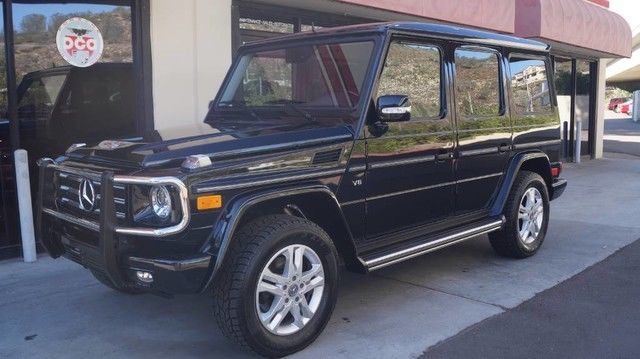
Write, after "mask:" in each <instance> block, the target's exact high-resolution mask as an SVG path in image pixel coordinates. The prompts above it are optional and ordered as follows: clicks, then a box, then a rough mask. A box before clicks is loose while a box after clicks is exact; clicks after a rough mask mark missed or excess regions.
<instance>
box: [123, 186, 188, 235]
mask: <svg viewBox="0 0 640 359" xmlns="http://www.w3.org/2000/svg"><path fill="white" fill-rule="evenodd" d="M131 199H132V204H131V210H132V211H133V221H134V222H136V223H139V224H143V225H145V226H151V227H165V226H169V225H172V224H176V223H178V222H179V221H180V219H181V218H182V213H181V211H180V208H175V206H177V205H178V204H179V203H180V195H179V193H178V191H177V189H176V188H174V187H173V186H161V185H156V186H146V185H137V186H132V187H131Z"/></svg>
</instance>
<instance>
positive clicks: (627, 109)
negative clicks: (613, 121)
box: [615, 100, 633, 115]
mask: <svg viewBox="0 0 640 359" xmlns="http://www.w3.org/2000/svg"><path fill="white" fill-rule="evenodd" d="M632 107H633V101H632V100H629V101H627V102H623V103H621V104H619V105H618V106H617V107H616V110H615V111H616V112H618V113H626V114H628V115H630V114H631V108H632Z"/></svg>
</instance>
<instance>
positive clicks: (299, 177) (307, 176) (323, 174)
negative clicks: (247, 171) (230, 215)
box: [195, 168, 345, 193]
mask: <svg viewBox="0 0 640 359" xmlns="http://www.w3.org/2000/svg"><path fill="white" fill-rule="evenodd" d="M344 172H345V169H344V168H340V169H336V170H330V171H323V172H314V173H303V174H299V175H293V176H288V177H278V178H272V179H267V180H261V181H251V182H243V183H234V184H228V185H217V186H209V187H200V188H195V192H196V193H206V192H217V191H224V190H230V189H237V188H244V187H253V186H257V185H265V184H267V185H269V184H277V183H282V182H288V181H296V180H302V179H311V178H319V177H327V176H334V175H338V174H342V173H344Z"/></svg>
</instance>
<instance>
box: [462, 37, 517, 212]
mask: <svg viewBox="0 0 640 359" xmlns="http://www.w3.org/2000/svg"><path fill="white" fill-rule="evenodd" d="M454 68H455V81H454V82H455V102H456V122H457V133H458V152H457V158H458V159H457V161H456V162H457V163H456V177H457V182H458V184H457V196H456V214H459V215H466V214H478V215H484V214H485V213H486V211H487V210H488V208H489V205H490V202H491V200H492V198H493V195H494V193H495V192H496V190H497V187H498V185H499V183H500V181H501V179H502V176H503V172H504V171H505V168H506V166H507V163H508V161H509V158H510V154H511V144H512V143H511V121H510V118H509V114H508V110H507V106H506V101H505V97H504V87H505V82H504V70H503V66H502V55H501V54H500V53H499V52H498V51H496V50H494V49H491V48H486V47H479V46H459V47H457V48H456V49H455V51H454Z"/></svg>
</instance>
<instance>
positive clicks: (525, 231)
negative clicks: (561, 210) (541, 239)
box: [518, 187, 544, 246]
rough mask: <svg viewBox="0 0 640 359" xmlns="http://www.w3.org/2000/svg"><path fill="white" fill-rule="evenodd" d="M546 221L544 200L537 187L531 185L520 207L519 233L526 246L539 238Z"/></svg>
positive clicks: (523, 196)
mask: <svg viewBox="0 0 640 359" xmlns="http://www.w3.org/2000/svg"><path fill="white" fill-rule="evenodd" d="M543 222H544V201H543V200H542V194H540V191H538V189H537V188H535V187H531V188H529V189H527V190H526V191H525V192H524V195H522V198H521V199H520V207H519V208H518V235H519V237H520V240H521V241H522V243H523V244H524V245H525V246H529V245H531V244H532V243H533V242H535V240H536V239H537V238H538V235H539V234H540V230H541V229H542V223H543Z"/></svg>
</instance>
